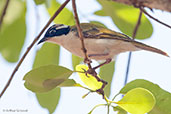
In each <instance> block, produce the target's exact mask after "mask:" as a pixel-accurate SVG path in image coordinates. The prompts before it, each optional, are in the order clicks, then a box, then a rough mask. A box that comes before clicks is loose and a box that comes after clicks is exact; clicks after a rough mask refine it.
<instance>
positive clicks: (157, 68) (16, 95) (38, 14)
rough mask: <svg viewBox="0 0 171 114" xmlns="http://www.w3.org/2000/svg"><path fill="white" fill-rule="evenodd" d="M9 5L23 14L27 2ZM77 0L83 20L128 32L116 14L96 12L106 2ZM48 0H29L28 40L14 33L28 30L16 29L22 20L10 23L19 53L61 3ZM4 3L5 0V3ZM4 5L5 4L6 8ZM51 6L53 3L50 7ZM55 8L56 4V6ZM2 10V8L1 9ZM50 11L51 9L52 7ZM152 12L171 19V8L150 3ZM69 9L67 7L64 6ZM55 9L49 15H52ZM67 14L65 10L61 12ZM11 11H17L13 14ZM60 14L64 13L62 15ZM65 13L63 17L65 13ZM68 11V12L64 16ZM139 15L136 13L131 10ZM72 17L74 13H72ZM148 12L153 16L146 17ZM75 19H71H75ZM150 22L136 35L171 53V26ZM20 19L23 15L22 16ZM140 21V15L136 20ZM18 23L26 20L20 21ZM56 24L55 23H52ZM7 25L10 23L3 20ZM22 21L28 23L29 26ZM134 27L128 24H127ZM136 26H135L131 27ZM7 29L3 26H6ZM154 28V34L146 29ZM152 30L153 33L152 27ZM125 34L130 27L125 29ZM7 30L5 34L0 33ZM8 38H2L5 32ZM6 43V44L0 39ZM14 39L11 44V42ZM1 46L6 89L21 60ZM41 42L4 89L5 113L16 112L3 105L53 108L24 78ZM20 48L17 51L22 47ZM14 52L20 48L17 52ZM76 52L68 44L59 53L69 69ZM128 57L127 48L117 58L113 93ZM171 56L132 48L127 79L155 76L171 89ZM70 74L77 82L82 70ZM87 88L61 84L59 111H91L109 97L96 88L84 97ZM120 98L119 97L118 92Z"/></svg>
mask: <svg viewBox="0 0 171 114" xmlns="http://www.w3.org/2000/svg"><path fill="white" fill-rule="evenodd" d="M2 1H3V0H2ZM12 2H14V1H11V6H10V9H9V10H11V9H12V10H13V13H14V14H15V16H17V15H19V13H18V10H19V11H21V10H22V11H24V10H25V9H22V8H23V7H17V5H16V6H15V5H12ZM57 2H58V3H63V2H64V0H58V1H57ZM76 2H77V8H78V14H79V18H80V22H82V23H83V22H90V21H96V22H100V23H102V24H104V25H105V26H106V27H107V28H109V29H112V30H115V31H118V32H123V31H122V30H121V29H119V27H117V26H116V24H115V22H114V20H115V19H112V17H110V16H99V15H96V14H97V13H96V14H94V12H97V11H99V10H101V9H102V7H104V6H102V3H101V2H98V1H96V0H76ZM100 3H101V4H100ZM48 5H49V4H48V3H46V5H45V4H41V5H36V4H35V2H34V1H33V0H27V1H26V13H25V16H26V22H25V23H26V26H25V27H26V29H25V30H26V31H25V40H23V41H22V42H23V43H21V42H20V41H21V39H17V38H16V39H15V38H14V37H13V36H16V35H15V34H17V33H21V35H22V34H24V30H23V31H22V30H20V31H17V30H16V29H19V28H20V27H23V26H24V25H23V26H18V28H17V27H16V28H14V27H13V28H12V27H11V29H8V30H9V31H10V30H11V31H12V32H10V33H8V34H9V36H10V39H5V40H8V41H9V42H18V45H15V46H16V47H17V46H19V45H20V44H21V45H22V46H20V47H21V52H20V50H19V54H18V55H19V57H18V58H21V56H22V55H23V53H24V52H25V51H26V49H27V47H28V46H29V45H30V44H31V42H32V41H33V39H34V38H35V37H36V36H37V35H38V33H39V32H40V31H41V29H42V28H43V27H44V26H45V24H46V23H47V21H48V20H49V18H50V15H51V14H52V12H51V11H53V12H54V11H56V9H57V7H55V6H53V7H54V8H53V7H52V5H49V6H48ZM0 6H1V7H2V5H0ZM1 7H0V8H1ZM47 7H49V9H48V10H47ZM67 8H68V9H69V10H68V11H72V6H71V3H69V4H68V5H67ZM1 9H2V8H1ZM53 9H54V10H53ZM0 11H1V10H0ZM48 11H49V13H48ZM147 11H148V13H149V14H151V15H152V16H154V17H156V18H158V19H159V20H161V21H163V22H165V23H167V24H169V25H171V15H170V13H168V12H165V11H160V10H154V11H153V12H152V11H150V10H149V9H147ZM65 13H66V12H65ZM49 14H50V15H49ZM61 15H62V14H61ZM11 16H12V15H11ZM59 16H60V15H59ZM62 16H63V17H62ZM62 16H61V19H60V21H58V20H56V21H55V23H57V22H58V23H59V22H61V23H68V24H69V25H72V24H73V22H72V21H73V18H72V15H71V16H68V14H66V15H64V14H63V15H62ZM65 16H66V17H65ZM132 16H134V15H132ZM69 17H70V18H69ZM9 18H10V16H9V17H8V19H6V20H5V22H6V23H7V22H8V23H10V22H11V23H12V20H10V19H9ZM64 18H66V19H68V20H65V21H68V22H62V21H64V20H63V19H64ZM147 18H148V17H147ZM70 19H71V22H70ZM148 20H149V21H150V23H151V25H152V26H151V25H149V26H150V27H151V28H152V29H149V28H144V29H143V30H144V33H143V34H144V36H145V37H144V38H140V39H137V40H139V41H141V42H143V43H145V44H148V45H151V46H154V47H157V48H159V49H161V50H163V51H165V52H167V53H168V54H169V55H171V45H170V44H171V43H170V42H171V30H170V29H169V28H167V27H165V26H163V25H161V24H159V23H157V22H155V21H154V20H151V19H149V18H148ZM19 22H21V21H19ZM135 23H136V21H135ZM15 24H16V26H17V24H21V23H15ZM52 24H53V23H52ZM4 26H5V27H6V25H5V24H4ZM25 27H23V28H25ZM126 29H127V30H128V31H129V28H126ZM130 29H131V28H130ZM2 30H4V29H2ZM146 32H147V34H150V35H146ZM148 32H150V33H148ZM125 34H126V33H125ZM1 37H2V35H0V39H1ZM2 39H3V38H2ZM0 42H3V40H0ZM0 45H1V46H2V44H1V43H0ZM9 45H11V44H9ZM1 46H0V50H1V52H2V53H0V90H2V89H3V87H4V86H5V84H6V82H7V81H8V79H9V76H10V75H11V73H12V71H13V69H14V67H15V66H16V64H17V61H18V58H17V57H16V58H12V59H11V58H10V57H11V56H13V55H9V56H10V57H9V58H8V57H7V56H8V53H5V52H3V50H2V49H1ZM15 46H13V47H12V46H11V47H10V48H13V50H14V52H15V51H17V48H16V49H14V47H15ZM41 46H42V44H41V45H35V46H34V47H33V48H32V50H31V51H30V53H29V54H28V55H27V57H26V59H25V60H24V62H23V63H22V65H21V66H20V68H19V70H18V71H17V73H16V75H15V77H14V79H13V81H12V83H11V84H10V86H9V88H8V89H7V91H6V92H5V94H4V95H3V97H2V98H1V99H0V114H8V113H9V114H12V113H11V112H4V111H3V110H4V109H13V110H16V109H18V110H27V112H19V114H48V113H49V112H48V110H47V109H45V108H42V107H41V106H40V104H39V102H38V100H37V99H36V96H35V93H33V92H31V91H29V90H27V89H26V88H25V87H24V81H23V76H24V75H25V74H26V73H27V72H28V71H30V70H31V69H32V66H33V62H34V59H35V56H36V52H37V51H38V50H39V49H40V48H41ZM17 52H18V51H17ZM14 55H15V54H14ZM71 57H72V55H71V53H70V52H68V51H67V50H65V49H64V48H62V47H60V56H59V65H61V66H65V67H67V68H69V69H73V67H72V58H71ZM127 60H128V52H127V53H122V54H120V55H118V56H117V58H116V62H115V70H114V73H113V77H112V81H111V88H110V97H109V98H113V96H114V95H116V94H117V93H118V92H119V91H120V89H121V88H122V87H123V86H124V81H125V74H126V68H127ZM97 64H98V62H96V61H93V66H95V65H97ZM170 67H171V59H170V58H167V57H165V56H162V55H159V54H155V53H151V52H147V51H138V52H133V54H132V59H131V64H130V72H129V77H128V82H130V81H132V80H135V79H146V80H148V81H151V82H153V83H155V84H158V85H159V86H160V87H161V88H163V89H164V90H166V91H168V92H171V88H170V87H171V83H170V80H171V70H170ZM70 78H73V79H75V80H76V81H77V82H79V83H82V82H81V81H80V79H79V77H78V75H77V74H75V73H74V74H73V75H72V76H71V77H70ZM87 92H88V91H87V90H84V89H82V88H77V87H66V88H61V90H60V99H59V102H58V103H57V108H56V109H55V111H54V114H68V113H73V114H87V113H88V112H89V111H90V110H91V109H92V108H93V107H94V106H95V105H97V104H103V103H105V102H104V100H103V99H102V97H101V96H100V95H98V94H96V93H91V94H89V95H88V96H87V97H86V98H84V99H82V96H83V95H84V94H86V93H87ZM117 99H120V97H118V98H117ZM112 110H113V109H111V113H110V114H114V112H113V111H112ZM106 112H107V109H106V107H99V108H97V109H96V110H94V112H93V114H105V113H106Z"/></svg>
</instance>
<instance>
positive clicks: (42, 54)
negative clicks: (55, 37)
mask: <svg viewBox="0 0 171 114" xmlns="http://www.w3.org/2000/svg"><path fill="white" fill-rule="evenodd" d="M59 53H60V47H59V46H58V45H56V44H53V43H47V42H46V43H44V44H43V46H42V47H41V49H40V50H38V51H37V54H36V57H35V60H34V64H33V68H38V67H40V66H44V65H50V64H54V65H57V64H58V63H59Z"/></svg>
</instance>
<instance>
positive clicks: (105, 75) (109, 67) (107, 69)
mask: <svg viewBox="0 0 171 114" xmlns="http://www.w3.org/2000/svg"><path fill="white" fill-rule="evenodd" d="M114 70H115V62H114V61H113V62H111V63H109V64H106V65H104V66H102V67H100V73H99V75H100V76H101V78H102V79H103V80H105V81H107V82H108V84H107V85H106V87H105V89H104V92H105V95H106V96H107V97H109V95H110V89H111V83H112V78H113V74H114Z"/></svg>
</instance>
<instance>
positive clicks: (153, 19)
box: [139, 6, 171, 29]
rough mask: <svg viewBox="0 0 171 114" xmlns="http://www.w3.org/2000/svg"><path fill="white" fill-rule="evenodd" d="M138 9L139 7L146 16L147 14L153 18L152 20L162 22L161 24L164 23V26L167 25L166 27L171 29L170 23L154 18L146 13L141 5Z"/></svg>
mask: <svg viewBox="0 0 171 114" xmlns="http://www.w3.org/2000/svg"><path fill="white" fill-rule="evenodd" d="M139 9H140V10H141V11H142V12H143V13H145V14H146V15H147V16H149V17H150V18H151V19H153V20H155V21H157V22H158V23H160V24H162V25H164V26H166V27H168V28H170V29H171V26H170V25H168V24H166V23H164V22H161V21H160V20H158V19H156V18H154V17H153V16H151V15H150V14H149V13H147V12H146V11H145V9H144V8H143V7H141V6H140V7H139Z"/></svg>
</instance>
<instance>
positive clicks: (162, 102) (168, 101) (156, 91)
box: [120, 79, 171, 114]
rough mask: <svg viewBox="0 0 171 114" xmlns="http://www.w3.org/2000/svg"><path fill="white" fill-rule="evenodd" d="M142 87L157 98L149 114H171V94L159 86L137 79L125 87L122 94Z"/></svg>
mask: <svg viewBox="0 0 171 114" xmlns="http://www.w3.org/2000/svg"><path fill="white" fill-rule="evenodd" d="M136 87H142V88H146V89H148V90H149V91H151V92H152V93H153V95H154V96H155V98H156V105H155V106H154V108H153V109H152V110H151V111H150V112H149V113H148V114H170V112H171V108H170V106H171V93H169V92H167V91H165V90H163V89H161V88H160V87H159V86H158V85H157V84H154V83H152V82H149V81H147V80H143V79H137V80H134V81H132V82H130V83H128V84H127V85H126V86H124V87H123V88H122V89H121V91H120V93H122V94H125V93H127V92H128V91H129V90H131V89H133V88H136Z"/></svg>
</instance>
